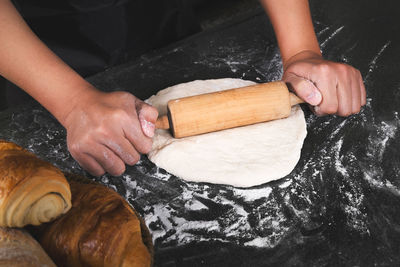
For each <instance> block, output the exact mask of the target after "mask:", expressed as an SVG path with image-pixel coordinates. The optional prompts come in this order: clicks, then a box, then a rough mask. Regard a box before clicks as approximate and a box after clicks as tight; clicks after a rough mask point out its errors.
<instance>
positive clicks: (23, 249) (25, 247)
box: [0, 227, 56, 267]
mask: <svg viewBox="0 0 400 267" xmlns="http://www.w3.org/2000/svg"><path fill="white" fill-rule="evenodd" d="M0 266H7V267H9V266H13V267H25V266H32V267H46V266H47V267H55V266H56V265H55V264H54V262H53V261H52V260H51V259H50V257H49V256H48V255H47V254H46V252H44V250H43V249H42V247H41V246H40V245H39V243H38V242H37V241H36V240H35V239H34V238H33V237H32V236H31V235H30V234H29V233H28V232H27V231H25V230H23V229H15V228H5V227H0Z"/></svg>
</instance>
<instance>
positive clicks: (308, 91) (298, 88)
mask: <svg viewBox="0 0 400 267" xmlns="http://www.w3.org/2000/svg"><path fill="white" fill-rule="evenodd" d="M284 80H285V82H286V83H287V85H288V87H289V89H291V90H292V91H294V92H295V93H296V94H297V95H298V96H299V97H300V98H301V99H303V100H304V101H306V102H307V103H308V104H310V105H312V106H318V105H319V104H320V103H321V102H322V95H321V92H320V91H319V90H318V88H317V87H316V86H315V85H314V83H312V82H311V81H310V80H307V79H305V78H303V77H300V76H297V75H295V74H292V73H289V74H288V75H286V77H285V79H284Z"/></svg>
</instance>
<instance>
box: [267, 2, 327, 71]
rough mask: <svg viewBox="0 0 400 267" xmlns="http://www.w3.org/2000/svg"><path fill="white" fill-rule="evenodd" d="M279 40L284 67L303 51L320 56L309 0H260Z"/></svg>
mask: <svg viewBox="0 0 400 267" xmlns="http://www.w3.org/2000/svg"><path fill="white" fill-rule="evenodd" d="M260 2H261V4H262V5H263V7H264V9H265V11H266V12H267V14H268V16H269V18H270V20H271V23H272V26H273V28H274V31H275V35H276V38H277V40H278V45H279V49H280V52H281V57H282V62H283V65H284V67H286V65H287V64H288V60H289V59H291V58H292V57H294V56H295V55H298V54H299V53H301V52H306V53H308V54H315V55H316V56H320V55H321V52H320V48H319V44H318V41H317V38H316V35H315V32H314V27H313V24H312V20H311V15H310V10H309V5H308V1H307V0H260Z"/></svg>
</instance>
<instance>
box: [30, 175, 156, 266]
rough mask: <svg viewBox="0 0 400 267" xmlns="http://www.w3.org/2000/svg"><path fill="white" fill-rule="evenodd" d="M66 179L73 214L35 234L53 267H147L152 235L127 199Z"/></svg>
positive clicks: (100, 187) (84, 181) (86, 182)
mask: <svg viewBox="0 0 400 267" xmlns="http://www.w3.org/2000/svg"><path fill="white" fill-rule="evenodd" d="M66 177H67V179H68V180H69V182H70V186H71V192H72V208H71V210H70V211H69V212H68V213H67V214H65V215H63V216H61V217H60V218H58V219H56V220H54V221H53V222H51V223H47V224H43V225H41V226H39V227H37V228H36V229H35V230H34V231H35V232H36V234H35V236H36V238H37V239H38V241H39V243H40V244H41V245H42V246H43V248H44V249H45V251H46V252H47V253H48V254H49V256H50V257H51V258H52V259H53V261H54V262H55V263H56V264H57V266H74V267H78V266H96V267H97V266H112V267H116V266H141V267H142V266H150V265H151V263H152V254H153V247H152V241H151V237H150V233H149V231H148V229H147V227H146V225H145V224H144V222H143V220H142V219H141V218H140V216H139V215H138V214H137V213H136V211H135V210H134V209H132V208H131V207H130V205H129V204H128V203H127V202H126V200H125V199H123V198H122V197H121V196H120V195H119V194H118V193H116V192H115V191H113V190H112V189H109V188H107V187H105V186H103V185H100V184H95V183H94V182H92V181H90V180H88V179H85V178H82V177H78V176H73V175H66Z"/></svg>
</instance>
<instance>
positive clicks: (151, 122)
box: [136, 101, 158, 138]
mask: <svg viewBox="0 0 400 267" xmlns="http://www.w3.org/2000/svg"><path fill="white" fill-rule="evenodd" d="M140 102H141V103H139V104H137V105H136V111H137V113H138V118H139V122H140V126H141V127H142V131H143V133H144V134H145V135H146V136H147V137H150V138H152V137H153V136H154V131H155V129H156V126H155V123H156V121H157V117H158V111H157V109H156V108H154V107H152V106H150V105H148V104H146V103H144V102H142V101H140Z"/></svg>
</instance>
